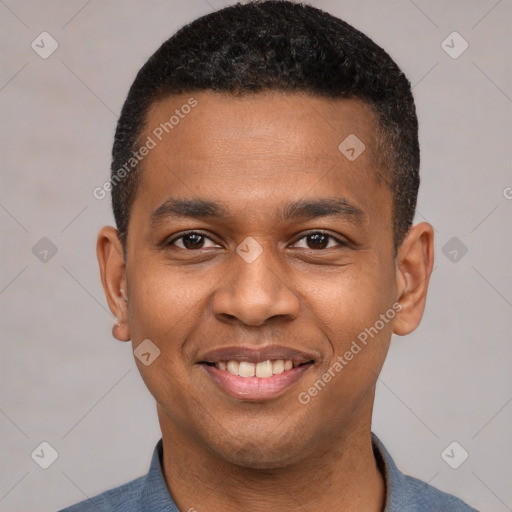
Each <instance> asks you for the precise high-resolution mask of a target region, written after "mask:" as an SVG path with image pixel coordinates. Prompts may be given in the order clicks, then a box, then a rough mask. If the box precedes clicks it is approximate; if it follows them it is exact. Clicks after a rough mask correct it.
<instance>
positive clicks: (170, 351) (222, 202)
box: [99, 92, 410, 467]
mask: <svg viewBox="0 0 512 512" xmlns="http://www.w3.org/2000/svg"><path fill="white" fill-rule="evenodd" d="M191 97H193V98H194V100H193V101H190V98H191ZM194 101H196V102H197V104H194V106H193V107H191V108H184V107H183V105H185V104H188V105H192V104H193V103H194ZM177 111H179V112H177ZM172 115H175V117H176V116H177V117H176V119H177V118H178V117H179V121H177V122H176V119H174V120H173V121H172V122H173V124H172V128H170V125H167V131H168V133H167V131H166V130H165V129H163V128H162V126H163V125H162V123H165V122H166V121H169V119H170V118H171V116H172ZM146 127H147V128H146V129H147V131H146V133H145V134H144V136H143V138H142V140H143V141H148V140H149V139H148V137H149V138H151V140H152V141H153V142H154V143H155V144H154V147H152V148H151V149H150V150H149V151H148V154H147V155H146V156H144V159H143V161H142V169H143V172H142V177H141V181H140V185H139V188H138V191H137V195H136V198H135V201H134V204H133V208H132V211H131V216H130V223H129V229H128V242H127V254H126V265H124V262H122V259H121V258H120V257H119V255H120V254H121V251H120V249H119V246H118V245H117V246H116V247H117V249H115V250H110V249H109V250H107V249H106V245H108V244H107V242H106V239H107V238H109V237H108V236H107V235H108V233H106V232H105V233H104V234H103V235H104V236H103V242H104V245H103V249H99V253H101V254H103V255H107V256H104V258H103V265H102V268H103V271H102V272H103V280H104V285H105V283H107V284H106V289H109V290H110V295H111V296H110V298H109V303H110V305H111V308H112V309H113V310H114V311H115V313H116V316H117V317H118V325H117V328H116V329H117V331H116V330H115V332H117V337H118V338H119V339H123V340H128V339H131V340H132V343H133V348H134V349H135V348H136V347H137V346H138V345H139V344H140V343H141V342H143V340H151V344H150V345H147V346H148V347H151V349H150V352H152V351H153V350H156V348H155V347H157V348H158V350H159V351H160V353H159V355H158V357H156V358H155V359H154V360H152V359H153V357H154V356H150V357H149V358H148V357H147V356H146V357H147V358H148V359H150V360H152V362H151V364H149V365H145V364H143V363H142V362H141V361H140V360H138V359H136V361H137V365H138V367H139V370H140V372H141V374H142V377H143V379H144V381H145V383H146V385H147V386H148V388H149V390H150V392H151V393H152V394H153V396H154V397H155V400H156V401H157V404H158V412H159V419H160V422H161V427H162V430H163V431H164V430H165V431H167V432H179V433H180V435H181V436H184V437H186V438H187V439H189V440H191V442H194V443H196V444H199V445H201V446H204V447H206V448H207V449H208V450H209V451H210V452H212V453H214V454H216V455H218V456H219V457H221V458H223V459H225V460H228V461H231V462H235V463H237V464H241V465H246V466H249V467H276V466H282V465H286V464H291V463H293V462H296V461H299V460H304V458H306V457H308V456H310V455H311V454H318V453H321V452H322V451H327V450H328V449H329V446H332V442H333V439H335V438H339V437H340V436H341V435H342V433H349V432H352V431H356V430H357V429H361V428H367V429H368V430H369V426H370V422H371V410H372V404H373V395H374V387H375V382H376V379H377V376H378V374H379V372H380V369H381V367H382V364H383V362H384V359H385V356H386V353H387V350H388V346H389V342H390V337H391V334H392V332H393V330H394V329H395V330H396V322H397V321H398V320H397V318H398V316H399V315H400V314H403V313H400V312H398V310H399V309H400V308H401V307H402V306H397V300H398V299H400V298H401V295H403V294H404V293H405V292H404V290H406V289H407V286H408V283H409V285H410V280H409V281H408V278H407V272H398V271H397V268H398V267H397V263H396V260H395V254H394V247H393V232H392V225H393V222H392V196H391V192H390V190H389V188H388V187H387V185H386V184H385V183H384V182H382V181H380V180H379V179H377V177H376V176H377V174H378V173H379V172H381V171H382V169H379V168H377V162H379V158H378V154H379V147H378V144H377V134H378V129H377V124H376V119H375V117H374V115H373V114H372V112H371V110H370V109H369V108H368V107H367V106H366V105H365V104H364V103H363V102H362V101H360V100H356V99H350V100H347V99H339V100H332V99H322V98H319V97H306V96H303V95H299V94H282V93H278V92H270V93H264V94H263V93H261V94H255V95H248V96H244V97H238V98H234V97H231V96H229V95H224V94H217V93H213V92H201V93H194V94H190V95H183V96H173V97H171V98H167V99H165V100H163V101H160V102H159V103H156V104H155V105H154V106H153V107H152V109H151V110H150V112H149V114H148V117H147V124H146ZM348 136H350V137H351V138H349V139H348V141H349V142H351V143H347V145H346V146H342V147H341V149H340V148H339V146H340V143H342V141H344V140H345V139H346V138H347V137H348ZM354 136H355V137H357V139H359V141H360V142H362V143H363V144H364V150H363V151H362V153H360V154H359V156H357V154H358V153H359V152H360V151H361V149H362V148H363V146H361V145H359V143H357V144H356V142H357V140H356V139H355V138H354ZM160 139H161V140H160ZM354 141H356V142H354ZM150 145H151V146H153V144H150ZM351 148H353V149H354V150H353V151H352V149H351ZM354 156H357V158H355V159H354ZM101 239H102V238H101V234H100V240H101ZM110 242H111V245H110V247H111V248H112V246H113V245H116V244H118V242H116V241H115V240H113V237H110ZM108 254H110V256H108ZM116 255H117V256H116ZM116 258H117V259H116ZM100 259H101V258H100ZM107 260H109V261H110V262H111V263H110V269H111V270H108V268H109V264H108V263H105V262H106V261H107ZM114 262H117V263H114ZM100 264H101V261H100ZM116 265H117V266H116ZM114 267H115V268H117V269H119V270H118V271H114V270H112V269H114ZM116 272H117V273H116ZM109 275H111V276H117V277H110V278H109ZM109 280H110V285H109V284H108V282H109ZM116 287H117V288H119V289H123V291H122V292H120V293H122V294H126V295H127V297H128V301H127V302H123V301H118V300H117V298H118V297H117V298H116V297H112V295H115V293H116V292H115V291H113V290H114V288H116ZM108 293H109V292H107V295H108ZM402 298H403V297H402ZM404 302H407V300H404ZM145 343H148V342H145ZM156 353H157V351H156ZM347 435H348V434H347Z"/></svg>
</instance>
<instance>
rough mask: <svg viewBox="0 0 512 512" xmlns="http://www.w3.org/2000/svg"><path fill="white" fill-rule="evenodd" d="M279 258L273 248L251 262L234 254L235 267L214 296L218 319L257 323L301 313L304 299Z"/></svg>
mask: <svg viewBox="0 0 512 512" xmlns="http://www.w3.org/2000/svg"><path fill="white" fill-rule="evenodd" d="M276 258H277V257H276V256H275V255H274V254H272V251H271V250H264V251H263V253H262V254H261V255H260V256H259V257H258V258H257V259H256V260H254V261H252V262H251V263H248V262H246V261H245V260H244V259H242V258H241V257H240V256H239V255H238V254H237V253H234V254H233V260H234V261H233V264H232V267H231V270H230V272H228V274H227V276H226V278H225V279H224V280H223V282H222V283H221V284H220V287H219V289H217V290H216V291H215V292H214V294H213V297H212V299H211V308H212V311H213V314H214V315H215V317H216V318H217V319H218V320H220V321H222V322H230V323H236V322H241V323H243V324H245V325H249V326H254V327H256V326H260V325H263V324H265V323H270V321H271V320H273V319H276V318H281V319H282V320H288V321H289V320H292V319H294V318H296V317H297V316H298V314H299V311H300V300H299V298H298V297H297V295H296V294H295V293H294V292H293V291H292V288H291V283H290V274H286V273H284V272H283V271H282V268H280V266H279V264H278V262H277V259H276Z"/></svg>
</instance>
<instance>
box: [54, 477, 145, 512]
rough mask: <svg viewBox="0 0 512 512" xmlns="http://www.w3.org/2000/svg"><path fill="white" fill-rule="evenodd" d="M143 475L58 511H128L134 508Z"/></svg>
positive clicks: (143, 478)
mask: <svg viewBox="0 0 512 512" xmlns="http://www.w3.org/2000/svg"><path fill="white" fill-rule="evenodd" d="M144 480H145V477H142V476H141V477H139V478H136V479H135V480H132V481H130V482H127V483H125V484H123V485H120V486H119V487H114V488H113V489H109V490H108V491H105V492H103V493H101V494H98V495H97V496H95V497H93V498H88V499H86V500H84V501H81V502H79V503H76V504H75V505H71V506H70V507H67V508H65V509H62V510H60V511H59V512H89V511H90V512H112V510H116V512H129V511H133V510H134V504H136V503H137V502H138V501H139V499H140V497H141V492H142V489H143V487H144Z"/></svg>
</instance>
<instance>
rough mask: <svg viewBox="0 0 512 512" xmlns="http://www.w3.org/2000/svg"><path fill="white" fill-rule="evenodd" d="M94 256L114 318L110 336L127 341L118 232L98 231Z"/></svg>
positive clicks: (123, 267)
mask: <svg viewBox="0 0 512 512" xmlns="http://www.w3.org/2000/svg"><path fill="white" fill-rule="evenodd" d="M96 254H97V257H98V264H99V267H100V274H101V284H102V285H103V291H104V292H105V297H106V299H107V302H108V306H109V308H110V311H112V314H113V315H114V316H115V317H116V323H115V324H114V326H113V328H112V335H113V336H114V337H115V338H116V339H118V340H119V341H129V340H130V330H129V327H128V297H127V282H126V266H125V261H124V255H123V247H122V244H121V241H120V239H119V236H118V232H117V230H116V229H115V228H113V227H112V226H105V227H104V228H102V229H101V230H100V232H99V234H98V242H97V245H96Z"/></svg>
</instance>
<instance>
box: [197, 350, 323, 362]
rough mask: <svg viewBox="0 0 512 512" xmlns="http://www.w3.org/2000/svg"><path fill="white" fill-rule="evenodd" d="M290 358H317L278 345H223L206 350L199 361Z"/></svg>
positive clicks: (297, 360) (299, 360)
mask: <svg viewBox="0 0 512 512" xmlns="http://www.w3.org/2000/svg"><path fill="white" fill-rule="evenodd" d="M278 359H283V360H285V361H286V360H291V361H293V363H295V364H303V363H309V362H314V361H315V360H316V359H318V357H317V356H315V355H314V354H308V353H306V352H301V351H300V350H295V349H292V348H288V347H283V346H280V345H269V346H268V347H258V348H252V347H247V346H246V347H243V346H234V347H223V348H217V349H215V350H211V351H209V352H206V353H205V354H203V355H202V356H201V357H200V358H199V362H200V363H211V364H213V363H218V362H219V361H233V360H234V361H248V362H251V363H261V362H263V361H268V360H278Z"/></svg>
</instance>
